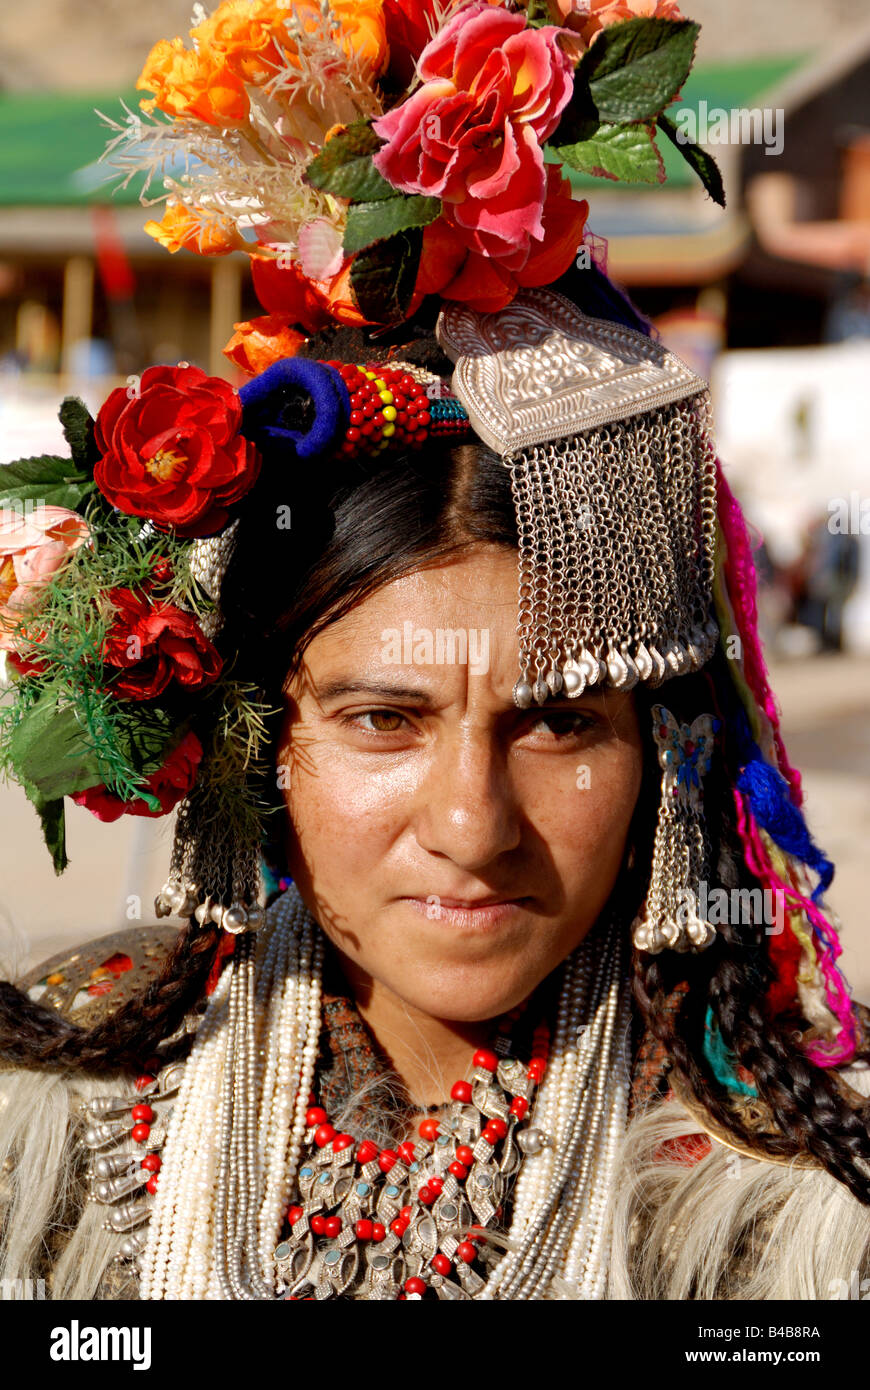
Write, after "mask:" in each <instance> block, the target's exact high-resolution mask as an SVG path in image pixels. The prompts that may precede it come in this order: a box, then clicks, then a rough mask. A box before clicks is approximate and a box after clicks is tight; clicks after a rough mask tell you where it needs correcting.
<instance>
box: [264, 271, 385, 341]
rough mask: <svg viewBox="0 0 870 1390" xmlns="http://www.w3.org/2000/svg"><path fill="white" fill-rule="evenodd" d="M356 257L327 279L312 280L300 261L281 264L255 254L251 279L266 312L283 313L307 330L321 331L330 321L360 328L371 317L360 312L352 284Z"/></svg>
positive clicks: (291, 321) (312, 331)
mask: <svg viewBox="0 0 870 1390" xmlns="http://www.w3.org/2000/svg"><path fill="white" fill-rule="evenodd" d="M353 260H354V258H353V257H352V256H350V257H348V258H347V259H346V260H344V261H343V262H342V265H341V269H340V270H339V271H338V272H337V273H336V274H335V275H331V276H329V277H328V278H327V279H326V280H312V279H311V278H310V276H307V275H306V274H305V271H304V270H303V269H302V263H301V261H299V260H290V261H289V262H288V263H286V264H285V263H283V262H282V263H281V264H280V265H279V263H278V260H277V258H276V257H274V256H257V255H252V256H251V279H252V280H253V284H254V291H255V293H256V295H257V298H258V299H259V301H260V303H261V304H262V306H263V308H264V309H265V310H266V313H267V314H280V315H282V316H283V317H284V318H285V321H286V322H287V323H288V324H298V325H299V327H300V328H303V329H304V330H305V332H306V333H318V332H319V331H320V329H321V328H326V326H327V325H328V324H330V323H343V324H346V325H348V327H351V328H358V327H360V326H361V325H362V324H366V323H369V322H370V320H369V319H367V318H364V317H363V315H362V314H361V313H360V311H359V308H358V306H357V303H356V300H355V299H354V297H353V292H352V290H351V287H350V271H351V266H352V265H353ZM255 322H256V320H255Z"/></svg>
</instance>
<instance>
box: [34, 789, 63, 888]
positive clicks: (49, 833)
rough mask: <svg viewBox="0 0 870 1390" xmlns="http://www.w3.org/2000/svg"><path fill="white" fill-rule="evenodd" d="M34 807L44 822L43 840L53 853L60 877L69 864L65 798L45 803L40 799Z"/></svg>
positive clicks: (56, 870) (52, 859)
mask: <svg viewBox="0 0 870 1390" xmlns="http://www.w3.org/2000/svg"><path fill="white" fill-rule="evenodd" d="M34 805H35V806H36V809H37V812H38V813H39V819H40V821H41V822H42V838H43V839H44V840H45V843H46V845H47V846H48V848H49V851H50V853H51V861H52V863H53V864H54V872H55V873H56V874H58V875H60V874H62V873H63V871H64V869H65V868H66V866H67V864H68V863H69V859H68V858H67V854H66V817H65V815H64V806H63V797H62V796H59V797H57V798H56V799H55V800H53V801H45V800H43V799H42V798H40V799H39V800H38V801H36V802H34Z"/></svg>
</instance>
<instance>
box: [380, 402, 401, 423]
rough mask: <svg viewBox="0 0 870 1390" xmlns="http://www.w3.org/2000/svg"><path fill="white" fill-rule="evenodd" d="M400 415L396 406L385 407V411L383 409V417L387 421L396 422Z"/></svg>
mask: <svg viewBox="0 0 870 1390" xmlns="http://www.w3.org/2000/svg"><path fill="white" fill-rule="evenodd" d="M398 413H399V412H398V411H397V410H396V407H395V406H394V405H385V406H384V409H383V416H384V419H385V420H395V418H396V416H397V415H398Z"/></svg>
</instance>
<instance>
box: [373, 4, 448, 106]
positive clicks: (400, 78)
mask: <svg viewBox="0 0 870 1390" xmlns="http://www.w3.org/2000/svg"><path fill="white" fill-rule="evenodd" d="M383 14H384V24H385V26H386V31H387V43H388V45H389V50H390V62H389V67H388V69H387V72H388V76H389V79H390V81H391V84H392V85H393V86H396V87H409V86H410V85H411V81H412V79H413V77H414V69H415V67H416V64H417V59H418V58H419V56H420V54H421V53H422V52H423V49H424V48H425V47H426V45H427V44H428V42H429V40H430V39H431V37H432V34H433V32H434V31H435V30H436V29H437V28H438V20H439V14H440V6H439V4H438V0H384V9H383Z"/></svg>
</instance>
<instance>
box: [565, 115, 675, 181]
mask: <svg viewBox="0 0 870 1390" xmlns="http://www.w3.org/2000/svg"><path fill="white" fill-rule="evenodd" d="M589 130H590V133H589V136H588V138H585V139H583V138H581V139H580V140H578V141H577V142H576V143H575V144H571V145H555V146H554V149H555V151H556V153H557V154H558V156H559V158H560V159H561V160H562V161H563V162H564V163H565V164H569V165H570V166H571V168H572V169H577V170H579V171H580V173H581V174H595V175H597V177H599V178H605V179H621V180H623V181H624V182H625V183H663V182H664V179H665V170H664V164H663V163H662V157H661V155H660V153H659V151H658V149H657V148H656V144H655V140H654V138H653V127H650V126H647V125H641V124H638V123H626V124H621V125H614V124H611V123H609V122H605V123H603V124H601V125H599V126H597V127H596V126H595V125H594V123H590V127H589ZM581 134H582V129H581Z"/></svg>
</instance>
